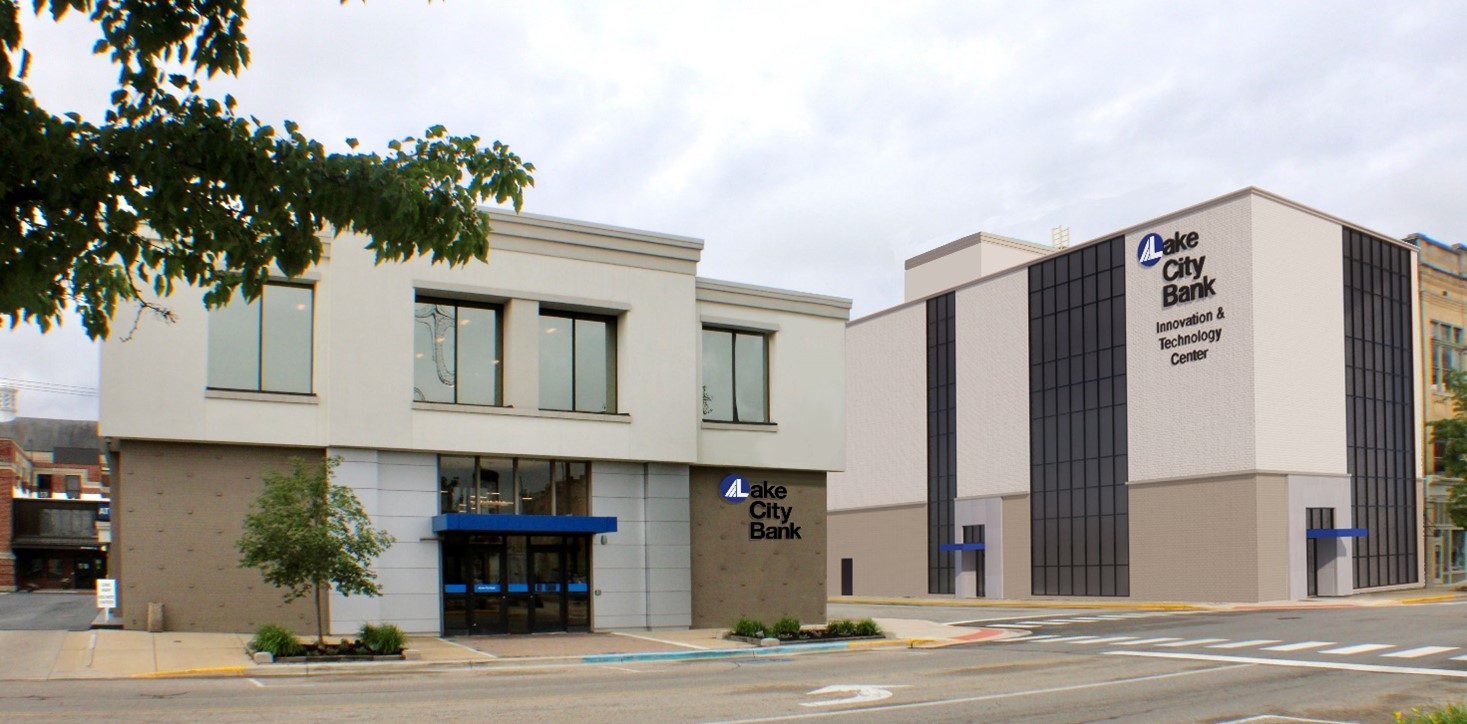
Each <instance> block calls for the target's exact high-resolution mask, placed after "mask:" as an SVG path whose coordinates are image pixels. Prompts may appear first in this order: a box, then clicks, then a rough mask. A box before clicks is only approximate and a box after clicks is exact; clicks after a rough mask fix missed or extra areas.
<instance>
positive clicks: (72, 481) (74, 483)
mask: <svg viewBox="0 0 1467 724" xmlns="http://www.w3.org/2000/svg"><path fill="white" fill-rule="evenodd" d="M66 497H68V498H70V499H72V500H80V499H81V476H80V475H68V476H66Z"/></svg>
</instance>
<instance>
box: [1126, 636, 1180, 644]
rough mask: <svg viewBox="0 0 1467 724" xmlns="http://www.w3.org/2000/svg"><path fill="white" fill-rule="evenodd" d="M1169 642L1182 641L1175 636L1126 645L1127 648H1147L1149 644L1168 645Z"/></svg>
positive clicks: (1142, 640)
mask: <svg viewBox="0 0 1467 724" xmlns="http://www.w3.org/2000/svg"><path fill="white" fill-rule="evenodd" d="M1168 641H1181V639H1179V638H1177V637H1175V636H1163V637H1161V638H1156V639H1141V640H1140V641H1132V642H1130V643H1128V644H1126V645H1127V646H1146V645H1149V644H1163V643H1166V642H1168Z"/></svg>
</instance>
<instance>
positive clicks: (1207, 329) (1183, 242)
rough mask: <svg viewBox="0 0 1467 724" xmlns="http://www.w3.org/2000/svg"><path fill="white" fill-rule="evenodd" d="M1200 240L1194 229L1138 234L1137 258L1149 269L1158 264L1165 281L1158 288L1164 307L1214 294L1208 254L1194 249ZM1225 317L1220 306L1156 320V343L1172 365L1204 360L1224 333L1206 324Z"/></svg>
mask: <svg viewBox="0 0 1467 724" xmlns="http://www.w3.org/2000/svg"><path fill="white" fill-rule="evenodd" d="M1201 243H1202V237H1201V236H1200V235H1199V234H1198V233H1197V232H1195V231H1189V232H1186V233H1183V232H1180V231H1176V232H1173V233H1172V236H1171V238H1170V239H1164V238H1162V236H1161V234H1157V233H1155V232H1153V233H1150V234H1147V235H1146V236H1143V237H1141V243H1140V244H1139V245H1138V246H1137V247H1136V261H1137V262H1138V263H1139V264H1141V266H1142V267H1144V268H1148V269H1149V268H1151V267H1154V266H1156V265H1157V264H1158V263H1160V264H1161V277H1162V279H1163V280H1164V281H1166V285H1165V286H1163V287H1162V288H1161V308H1162V309H1163V310H1168V309H1171V308H1173V307H1177V306H1180V305H1185V304H1191V303H1193V302H1199V301H1202V300H1204V299H1211V298H1212V297H1213V296H1215V295H1217V293H1218V292H1217V279H1216V278H1214V277H1213V276H1212V275H1211V274H1210V273H1209V270H1208V268H1207V255H1206V254H1203V253H1198V252H1197V247H1198V246H1199V245H1200V244H1201ZM1209 306H1210V305H1209ZM1179 311H1182V310H1179ZM1225 318H1226V315H1225V314H1224V311H1223V308H1222V307H1217V308H1216V309H1211V308H1209V309H1206V310H1200V311H1194V312H1192V313H1191V314H1189V315H1186V316H1178V317H1173V318H1171V319H1166V320H1162V321H1159V322H1157V323H1156V334H1157V335H1158V336H1157V338H1156V341H1157V346H1158V347H1159V349H1160V350H1161V352H1162V353H1163V354H1166V355H1169V356H1168V361H1169V362H1171V363H1172V365H1173V366H1176V365H1184V364H1190V363H1193V362H1201V361H1203V360H1206V359H1207V355H1208V353H1209V352H1210V351H1211V350H1212V345H1214V344H1217V343H1218V342H1219V341H1220V340H1221V339H1222V335H1223V330H1222V326H1221V325H1216V326H1209V325H1213V323H1214V322H1221V321H1222V320H1223V319H1225Z"/></svg>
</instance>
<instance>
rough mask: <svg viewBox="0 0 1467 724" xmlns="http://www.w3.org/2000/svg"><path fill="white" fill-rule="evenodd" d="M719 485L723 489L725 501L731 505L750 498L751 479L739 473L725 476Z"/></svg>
mask: <svg viewBox="0 0 1467 724" xmlns="http://www.w3.org/2000/svg"><path fill="white" fill-rule="evenodd" d="M718 487H719V489H720V490H722V491H723V493H722V495H723V502H725V503H728V504H730V505H738V504H739V503H742V502H744V501H745V500H748V499H749V481H747V480H745V479H744V476H742V475H739V474H738V473H731V474H729V475H725V476H723V482H721V483H719V484H718Z"/></svg>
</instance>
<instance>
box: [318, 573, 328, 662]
mask: <svg viewBox="0 0 1467 724" xmlns="http://www.w3.org/2000/svg"><path fill="white" fill-rule="evenodd" d="M316 643H317V644H318V645H320V646H323V647H324V646H325V645H326V631H325V627H324V626H322V625H321V582H320V581H316Z"/></svg>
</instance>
